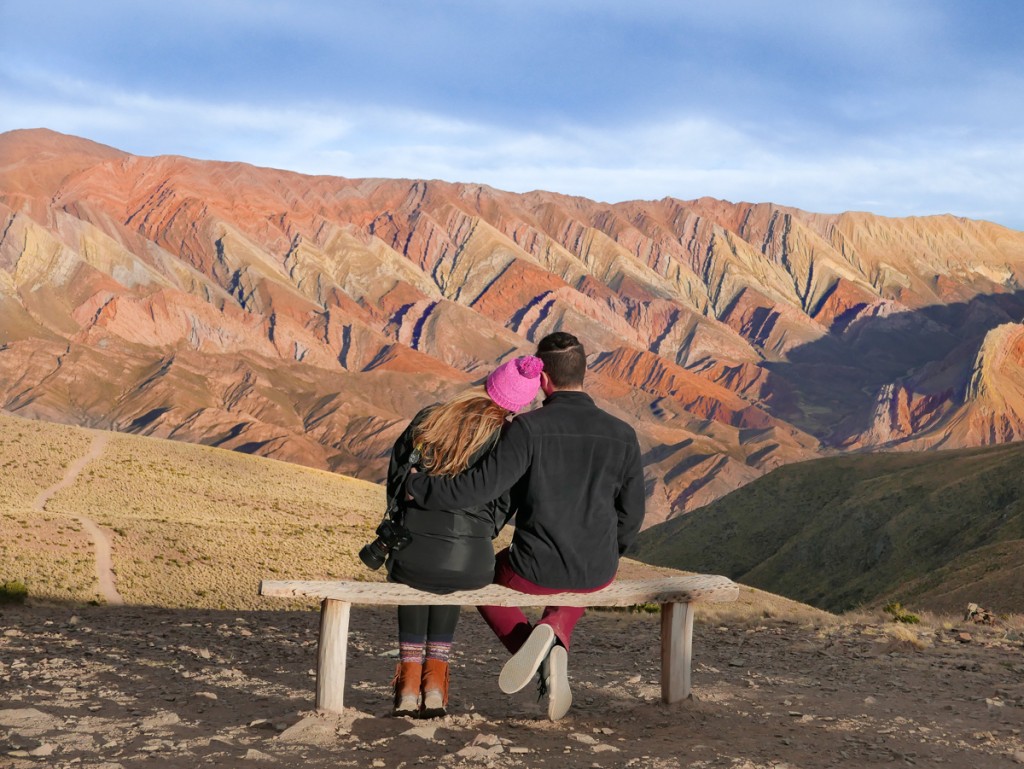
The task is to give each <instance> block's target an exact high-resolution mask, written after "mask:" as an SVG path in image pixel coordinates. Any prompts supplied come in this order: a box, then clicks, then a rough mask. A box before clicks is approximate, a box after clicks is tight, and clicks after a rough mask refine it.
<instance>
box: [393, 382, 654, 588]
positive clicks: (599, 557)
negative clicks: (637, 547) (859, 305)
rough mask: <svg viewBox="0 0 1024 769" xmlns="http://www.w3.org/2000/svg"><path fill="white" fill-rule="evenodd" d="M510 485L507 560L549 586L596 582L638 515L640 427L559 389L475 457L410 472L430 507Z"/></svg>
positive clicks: (493, 493) (471, 501)
mask: <svg viewBox="0 0 1024 769" xmlns="http://www.w3.org/2000/svg"><path fill="white" fill-rule="evenodd" d="M509 489H511V494H512V510H513V511H514V512H515V513H516V530H515V534H514V535H513V537H512V546H511V549H510V552H509V557H510V561H511V565H512V568H513V570H514V571H515V572H516V573H517V574H519V575H520V576H522V577H525V578H526V579H528V580H529V581H531V582H533V583H534V584H536V585H540V586H542V587H546V588H552V589H557V590H580V589H590V588H594V587H599V586H601V585H603V584H605V583H607V582H609V581H610V580H611V579H612V578H613V577H614V576H615V571H616V569H617V568H618V562H619V556H620V555H622V554H623V553H624V552H625V551H626V550H627V548H629V547H630V546H631V545H632V544H633V540H634V539H635V538H636V534H637V532H638V531H639V530H640V524H641V523H642V522H643V518H644V476H643V468H642V467H641V465H640V445H639V444H638V443H637V439H636V433H635V431H634V430H633V428H632V427H630V426H629V425H627V424H626V423H625V422H623V421H622V420H620V419H617V418H616V417H613V416H612V415H611V414H608V413H607V412H605V411H602V410H601V409H599V408H598V407H597V406H596V405H595V404H594V401H593V400H591V398H590V396H588V395H587V394H585V393H583V392H579V391H568V390H560V391H556V392H554V393H553V394H552V395H550V396H549V397H548V398H547V399H546V400H545V401H544V405H543V406H542V407H541V408H539V409H537V410H535V411H531V412H529V413H526V414H522V415H520V416H517V417H516V418H515V419H514V420H512V422H511V423H509V424H508V425H507V426H506V427H505V429H504V431H503V432H502V435H501V438H500V439H499V441H498V444H497V446H496V447H495V448H494V450H493V451H492V452H491V453H490V455H489V456H488V457H487V458H486V459H484V461H483V462H481V463H480V464H479V465H477V466H476V467H474V468H472V469H470V470H467V471H466V472H464V473H462V474H460V475H456V476H427V475H413V476H411V477H410V478H409V480H408V481H407V482H406V490H407V491H408V492H409V494H410V495H411V496H412V498H413V499H414V500H415V502H416V504H418V505H419V506H421V507H424V508H427V509H434V510H444V509H448V510H454V509H457V508H463V507H468V506H471V505H478V504H482V503H484V502H487V501H488V500H491V499H495V498H497V497H499V496H501V494H502V493H504V492H505V491H508V490H509Z"/></svg>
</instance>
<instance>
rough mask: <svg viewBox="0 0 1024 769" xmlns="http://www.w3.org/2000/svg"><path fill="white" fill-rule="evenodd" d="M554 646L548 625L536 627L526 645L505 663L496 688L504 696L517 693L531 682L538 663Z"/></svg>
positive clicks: (551, 631)
mask: <svg viewBox="0 0 1024 769" xmlns="http://www.w3.org/2000/svg"><path fill="white" fill-rule="evenodd" d="M554 644H555V631H554V630H553V629H552V627H551V626H550V625H537V626H536V627H535V628H534V629H533V632H532V633H530V637H529V638H527V639H526V643H524V644H523V646H522V648H520V649H519V651H517V652H516V653H515V654H514V655H512V658H511V659H510V660H509V661H508V662H506V663H505V667H503V668H502V669H501V675H499V676H498V688H500V689H501V690H502V691H503V692H505V694H513V693H514V692H518V691H519V690H520V689H522V688H523V687H524V686H526V685H527V684H528V683H530V681H532V680H533V677H534V675H536V673H537V670H538V669H539V668H540V663H542V662H543V661H544V658H545V657H547V656H548V652H549V651H551V647H552V646H554Z"/></svg>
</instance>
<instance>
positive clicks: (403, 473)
mask: <svg viewBox="0 0 1024 769" xmlns="http://www.w3.org/2000/svg"><path fill="white" fill-rule="evenodd" d="M420 457H421V454H420V450H419V448H417V447H413V449H412V451H410V452H409V454H408V456H406V458H405V461H404V462H403V463H402V466H401V467H400V468H399V469H398V475H397V476H396V477H397V478H398V485H397V488H398V493H399V494H401V493H402V492H403V491H404V490H405V479H406V478H408V477H409V473H410V472H412V468H413V467H414V466H415V465H416V463H417V462H419V461H420ZM398 502H399V500H398V499H396V498H395V497H388V500H387V503H388V504H387V508H386V509H385V510H384V520H387V519H389V518H390V519H391V520H393V521H395V522H396V523H398V522H400V521H398V520H397V519H396V516H397V515H398V513H399V512H400V511H401V507H400V506H399V504H398Z"/></svg>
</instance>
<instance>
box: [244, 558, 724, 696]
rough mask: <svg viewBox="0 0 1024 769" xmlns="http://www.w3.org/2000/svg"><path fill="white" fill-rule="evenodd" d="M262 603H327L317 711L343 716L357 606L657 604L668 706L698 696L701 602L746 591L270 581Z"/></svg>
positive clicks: (707, 580) (665, 583) (705, 579)
mask: <svg viewBox="0 0 1024 769" xmlns="http://www.w3.org/2000/svg"><path fill="white" fill-rule="evenodd" d="M260 595H262V596H272V597H278V598H298V597H309V598H319V599H321V604H320V641H319V647H318V654H317V668H316V708H317V710H320V711H326V712H334V713H340V712H341V711H342V708H343V707H344V702H345V658H346V651H347V647H348V620H349V613H350V610H351V607H352V604H354V603H358V604H369V605H387V606H399V605H411V604H425V605H431V604H435V605H436V604H456V605H459V606H634V605H637V604H647V603H657V604H660V605H661V698H662V699H663V700H664V701H665V702H678V701H679V700H683V699H686V698H687V697H689V696H690V667H691V660H692V656H693V650H692V645H693V604H695V603H698V602H700V601H707V602H712V603H718V602H724V601H735V600H736V598H737V597H738V596H739V587H738V586H737V585H736V583H734V582H733V581H732V580H729V579H727V578H725V577H718V576H713V575H705V574H699V575H694V576H685V577H665V578H661V579H645V580H620V581H616V582H613V583H612V584H611V585H609V586H608V587H606V588H604V589H603V590H599V591H597V592H596V593H558V594H556V595H550V596H536V595H526V594H525V593H519V592H517V591H515V590H510V589H508V588H507V587H501V586H499V585H488V586H487V587H484V588H481V589H480V590H460V591H457V592H454V593H449V594H447V595H435V594H433V593H425V592H422V591H420V590H414V589H413V588H411V587H408V586H406V585H398V584H394V583H389V582H299V581H266V580H264V581H263V582H261V583H260ZM495 675H497V671H495Z"/></svg>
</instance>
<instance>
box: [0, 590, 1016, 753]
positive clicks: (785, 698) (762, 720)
mask: <svg viewBox="0 0 1024 769" xmlns="http://www.w3.org/2000/svg"><path fill="white" fill-rule="evenodd" d="M901 627H902V626H901ZM393 629H394V620H393V617H392V613H391V612H390V611H386V610H383V609H381V610H377V609H367V608H365V607H355V608H354V609H353V613H352V624H351V639H350V648H349V670H348V690H347V692H346V705H347V709H346V712H345V714H344V715H343V716H340V717H327V716H318V715H316V714H315V713H313V712H312V705H313V701H312V697H313V686H314V677H313V667H314V665H315V657H316V638H317V632H318V618H317V614H316V613H315V612H301V611H289V612H284V611H282V612H271V611H267V612H211V611H189V610H183V611H179V610H168V609H157V608H145V607H107V606H59V607H54V606H49V607H46V606H35V607H21V606H18V607H4V608H2V610H0V766H2V767H4V768H5V769H8V768H9V769H28V768H29V767H41V766H45V767H52V768H53V769H65V768H66V769H70V768H71V767H81V766H84V767H104V769H117V768H118V767H121V768H123V769H128V768H129V767H183V768H184V767H204V766H227V767H235V766H239V767H300V766H301V767H346V766H353V767H414V766H431V767H434V766H436V767H445V768H446V769H447V768H451V769H454V768H455V767H559V768H560V769H561V768H562V767H594V768H598V767H636V769H644V768H647V767H651V768H655V767H656V768H658V769H662V768H664V769H669V768H670V767H671V768H673V769H674V768H675V767H680V768H682V767H693V768H694V769H696V768H698V767H700V768H704V767H708V768H710V767H731V768H732V769H762V768H764V769H767V767H773V768H774V769H781V768H783V767H786V768H788V769H814V768H815V767H858V769H859V768H861V767H874V766H886V767H889V766H919V767H936V766H948V767H952V768H955V769H989V768H991V769H995V768H996V767H1006V768H1009V767H1016V766H1021V765H1024V734H1022V728H1024V641H1022V638H1021V635H1020V631H1019V630H1014V629H1007V628H1006V627H998V626H996V627H987V626H974V625H957V626H952V627H951V626H945V627H942V626H938V627H934V628H930V629H918V630H916V631H914V632H911V633H908V634H905V637H900V636H899V634H896V635H894V634H893V633H892V630H891V628H887V627H885V626H884V625H883V624H881V622H880V621H879V623H878V624H875V623H870V624H869V623H857V622H853V621H850V620H844V621H836V622H825V623H818V624H817V625H813V626H812V625H807V624H796V623H793V622H786V621H783V620H764V621H763V624H758V623H750V622H746V623H742V624H732V623H720V622H719V621H714V622H710V623H705V622H701V621H700V619H699V615H698V624H697V626H696V628H695V654H696V658H695V663H694V691H695V698H694V700H693V701H688V702H684V703H680V704H677V705H673V706H668V705H664V704H662V703H661V701H660V689H659V684H658V671H659V668H658V664H659V663H658V650H659V640H658V638H659V621H658V617H657V616H656V615H627V614H618V613H605V612H592V613H589V614H588V615H587V616H586V617H585V618H584V619H583V621H582V622H581V623H580V626H579V629H578V631H577V636H576V641H575V648H574V649H573V652H572V654H571V655H570V677H571V680H572V685H573V690H574V694H575V704H574V706H573V709H572V710H571V711H570V713H569V715H568V716H567V717H566V718H565V719H564V720H562V721H560V722H558V723H549V722H548V721H546V720H544V718H543V711H542V709H541V707H540V705H538V703H537V702H536V701H535V697H534V695H533V693H532V692H528V691H524V692H521V693H519V694H517V695H513V696H507V695H503V694H501V692H499V691H498V688H497V685H496V678H497V673H498V671H499V669H500V665H501V662H502V661H503V660H504V658H505V654H504V652H503V651H502V650H501V649H500V648H499V647H498V645H497V643H496V642H495V641H494V640H493V639H492V637H491V636H490V633H489V631H488V630H487V628H486V627H485V626H484V625H483V623H482V622H481V621H480V619H479V618H478V617H477V616H476V614H475V613H470V612H466V613H465V614H464V615H463V620H462V623H461V625H460V628H459V649H458V657H457V659H456V661H455V664H454V671H453V694H452V702H451V710H452V715H450V716H448V717H447V718H443V719H438V720H433V721H416V720H412V719H394V718H390V717H389V716H388V705H389V703H388V682H389V680H390V677H391V674H392V672H393V670H394V665H395V660H394V655H395V650H394V647H395V642H394V639H393V636H392V634H393Z"/></svg>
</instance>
